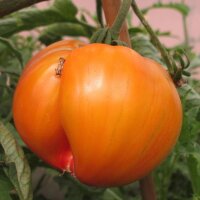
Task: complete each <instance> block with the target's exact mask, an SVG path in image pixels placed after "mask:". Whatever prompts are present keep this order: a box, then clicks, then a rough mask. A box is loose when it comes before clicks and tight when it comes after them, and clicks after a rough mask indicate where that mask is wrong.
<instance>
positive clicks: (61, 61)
mask: <svg viewBox="0 0 200 200" xmlns="http://www.w3.org/2000/svg"><path fill="white" fill-rule="evenodd" d="M64 63H65V59H64V58H62V57H60V58H59V63H58V66H57V67H56V69H55V71H56V76H61V74H62V69H63V66H64Z"/></svg>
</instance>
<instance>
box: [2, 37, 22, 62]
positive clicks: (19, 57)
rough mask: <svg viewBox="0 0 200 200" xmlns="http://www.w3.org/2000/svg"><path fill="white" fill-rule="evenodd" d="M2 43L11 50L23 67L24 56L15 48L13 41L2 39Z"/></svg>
mask: <svg viewBox="0 0 200 200" xmlns="http://www.w3.org/2000/svg"><path fill="white" fill-rule="evenodd" d="M0 42H1V43H3V44H4V45H6V47H7V48H8V49H9V50H10V52H11V53H13V54H14V55H15V56H16V58H17V59H18V60H19V63H20V64H21V66H23V58H22V55H21V53H20V52H19V51H18V50H17V48H16V47H15V46H14V44H13V43H12V41H10V40H9V39H6V38H3V37H0Z"/></svg>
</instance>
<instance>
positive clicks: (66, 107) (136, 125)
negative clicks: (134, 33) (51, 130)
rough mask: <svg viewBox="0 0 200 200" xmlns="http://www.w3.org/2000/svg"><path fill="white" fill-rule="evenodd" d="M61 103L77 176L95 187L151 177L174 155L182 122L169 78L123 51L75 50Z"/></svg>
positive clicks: (117, 48) (106, 47)
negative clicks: (164, 161)
mask: <svg viewBox="0 0 200 200" xmlns="http://www.w3.org/2000/svg"><path fill="white" fill-rule="evenodd" d="M44 85H45V84H44ZM45 87H46V85H45ZM58 102H59V104H60V105H59V108H58V109H59V110H60V120H61V123H62V126H63V128H64V130H65V133H66V136H67V138H68V141H69V144H70V146H71V150H72V154H73V160H74V174H75V176H76V177H77V178H78V179H79V180H81V181H82V182H84V183H86V184H89V185H95V186H116V185H123V184H127V183H130V182H132V181H134V180H137V179H139V178H141V177H143V176H145V175H146V174H148V173H149V172H150V171H151V170H152V169H154V168H155V167H156V166H157V165H159V164H160V162H161V161H162V160H163V159H164V158H165V157H166V156H167V155H168V154H169V152H170V151H171V149H172V147H173V146H174V144H175V143H176V140H177V138H178V136H179V133H180V129H181V124H182V107H181V102H180V99H179V96H178V93H177V91H176V88H175V86H174V84H173V81H172V80H171V78H170V76H169V74H168V73H167V72H166V71H165V69H164V68H163V67H162V66H160V65H159V64H158V63H156V62H154V61H153V60H150V59H147V58H144V57H142V56H140V55H139V54H138V53H136V52H135V51H133V50H131V49H129V48H127V47H122V46H110V45H106V44H91V45H87V46H85V47H82V48H79V49H76V50H74V51H73V52H72V53H71V54H70V55H69V57H68V60H67V62H66V63H65V64H64V68H63V71H62V77H61V87H60V94H59V101H58Z"/></svg>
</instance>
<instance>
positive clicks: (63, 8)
mask: <svg viewBox="0 0 200 200" xmlns="http://www.w3.org/2000/svg"><path fill="white" fill-rule="evenodd" d="M52 9H53V10H57V11H58V13H59V14H60V15H61V16H62V17H63V18H64V19H66V20H68V21H75V16H76V14H77V8H76V7H75V6H74V4H73V3H72V1H71V0H55V1H54V4H53V6H52Z"/></svg>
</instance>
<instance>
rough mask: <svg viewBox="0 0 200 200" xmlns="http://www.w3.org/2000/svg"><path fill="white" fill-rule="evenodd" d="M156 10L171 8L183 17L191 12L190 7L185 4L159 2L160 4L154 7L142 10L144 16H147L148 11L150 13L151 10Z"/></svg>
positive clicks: (155, 4)
mask: <svg viewBox="0 0 200 200" xmlns="http://www.w3.org/2000/svg"><path fill="white" fill-rule="evenodd" d="M154 8H170V9H174V10H176V11H178V12H180V13H181V14H182V15H184V16H187V15H188V14H189V12H190V8H189V6H187V5H185V4H183V3H173V2H170V3H162V2H158V3H154V4H153V5H152V6H150V7H148V8H145V9H142V12H143V14H146V13H147V12H148V11H150V10H151V9H154Z"/></svg>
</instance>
